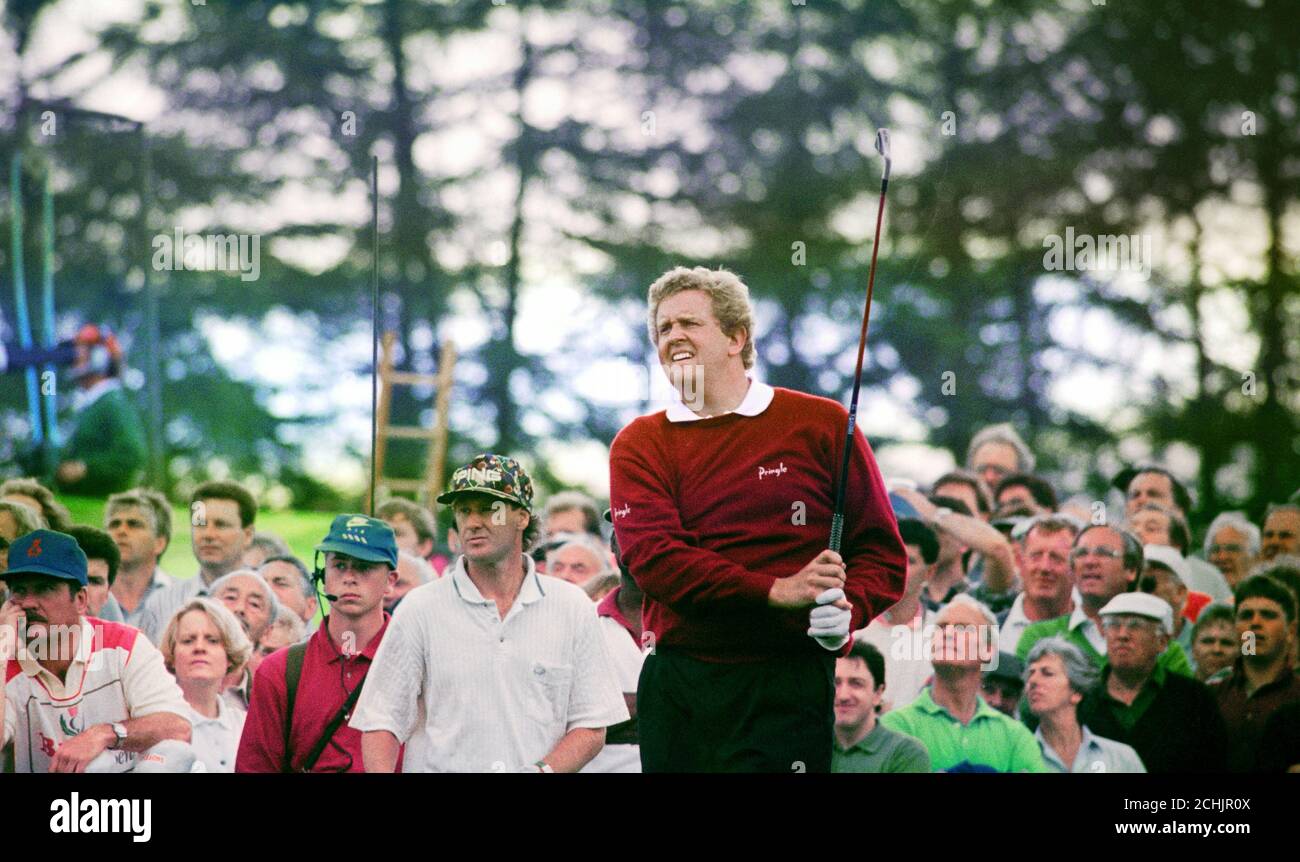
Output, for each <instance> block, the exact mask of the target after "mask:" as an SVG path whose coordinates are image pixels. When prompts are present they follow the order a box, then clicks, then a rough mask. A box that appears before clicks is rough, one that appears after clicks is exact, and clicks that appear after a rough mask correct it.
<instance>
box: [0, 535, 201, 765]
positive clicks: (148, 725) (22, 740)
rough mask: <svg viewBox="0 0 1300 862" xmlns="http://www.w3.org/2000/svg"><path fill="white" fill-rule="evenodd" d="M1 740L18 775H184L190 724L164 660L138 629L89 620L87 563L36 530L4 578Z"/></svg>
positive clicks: (67, 541)
mask: <svg viewBox="0 0 1300 862" xmlns="http://www.w3.org/2000/svg"><path fill="white" fill-rule="evenodd" d="M0 577H2V578H3V579H4V580H5V582H6V584H7V585H8V587H9V593H10V598H9V600H8V601H7V602H5V604H4V606H3V607H2V608H0V659H3V660H4V662H5V696H4V698H3V699H0V718H3V726H4V736H3V739H0V745H4V744H8V743H9V742H10V741H11V740H12V741H13V743H14V764H15V771H17V772H86V771H94V772H101V771H103V772H126V771H130V770H136V771H167V772H172V771H175V772H188V771H189V769H190V766H191V765H192V763H193V760H194V757H193V750H192V749H191V747H190V745H189V742H190V723H189V721H187V720H186V719H185V718H184V715H185V711H186V708H185V700H184V697H183V696H182V695H181V690H180V687H179V686H177V684H176V681H175V680H174V679H172V676H171V674H169V673H167V669H166V668H165V667H164V666H163V659H162V654H161V653H159V652H158V650H157V648H156V647H154V645H153V644H151V643H150V642H149V641H148V639H147V638H145V637H144V636H143V635H142V634H141V633H140V632H139V631H138V630H137V629H135V628H132V627H131V626H127V625H123V624H120V623H109V622H104V621H103V620H98V619H95V618H94V617H87V616H86V604H87V597H86V584H87V578H86V555H85V553H83V552H82V550H81V548H79V547H78V546H77V543H76V540H74V539H73V538H72V537H71V536H69V535H67V534H65V533H58V532H55V531H53V530H36V531H35V532H32V533H28V534H27V535H25V536H23V537H21V538H19V539H18V540H17V541H15V542H14V543H13V545H12V546H11V547H10V548H9V568H8V569H7V570H6V571H5V572H4V573H3V574H0Z"/></svg>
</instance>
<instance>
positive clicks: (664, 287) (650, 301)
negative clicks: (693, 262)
mask: <svg viewBox="0 0 1300 862" xmlns="http://www.w3.org/2000/svg"><path fill="white" fill-rule="evenodd" d="M686 290H700V291H703V292H704V293H706V294H708V296H709V301H710V303H711V304H712V305H713V316H714V317H716V318H717V319H718V325H719V326H720V327H721V328H722V333H723V335H726V336H727V337H728V338H730V337H731V336H733V335H735V334H736V333H737V332H739V331H740V330H742V329H743V330H745V346H744V347H743V348H741V350H740V359H741V361H742V362H743V363H744V364H745V368H747V369H748V368H753V367H754V307H753V306H752V305H750V303H749V288H748V287H746V286H745V283H744V282H743V281H741V280H740V277H739V276H737V275H736V274H735V273H734V272H729V271H727V270H725V269H706V268H705V267H702V266H697V267H695V268H693V269H688V268H687V267H684V266H678V267H674V268H673V269H670V270H668V271H667V272H665V273H664V274H663V275H661V276H659V277H658V278H657V279H655V282H654V284H652V285H650V291H649V293H648V295H647V297H646V299H647V305H648V306H649V316H648V319H647V325H648V327H649V331H650V343H651V344H654V345H656V346H657V345H658V344H659V331H658V327H657V326H656V321H655V317H656V315H658V314H659V303H661V302H663V301H664V300H665V299H667V298H668V297H670V296H672V295H674V294H677V293H681V292H683V291H686Z"/></svg>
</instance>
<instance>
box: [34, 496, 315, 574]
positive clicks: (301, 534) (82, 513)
mask: <svg viewBox="0 0 1300 862" xmlns="http://www.w3.org/2000/svg"><path fill="white" fill-rule="evenodd" d="M59 502H61V503H63V504H64V505H65V506H67V507H68V511H70V512H72V520H73V521H74V522H75V523H78V524H90V525H91V526H94V527H103V526H104V501H103V500H101V499H98V498H95V497H65V496H60V497H59ZM332 520H334V515H333V514H331V513H329V512H295V511H292V510H288V509H286V510H282V511H278V512H271V511H260V512H258V513H257V522H256V527H257V529H258V530H259V531H262V532H268V533H274V534H276V535H277V536H279V537H280V538H282V539H284V540H285V541H286V542H287V543H288V544H289V547H290V548H291V549H293V552H294V553H295V554H297V555H298V558H299V559H301V560H302V561H303V562H305V563H306V564H307V566H308V567H310V566H311V561H312V553H313V551H312V549H313V548H315V547H316V545H317V544H319V543H320V541H321V539H323V538H325V534H326V533H328V532H329V527H330V521H332ZM161 562H162V567H163V571H165V572H167V574H169V575H173V576H175V577H178V578H192V577H194V575H196V574H198V571H199V564H198V562H197V561H196V560H195V559H194V554H193V553H192V552H191V551H190V512H189V509H187V508H184V507H180V506H173V507H172V541H171V544H170V545H169V546H168V548H167V553H165V554H163V558H162V561H161Z"/></svg>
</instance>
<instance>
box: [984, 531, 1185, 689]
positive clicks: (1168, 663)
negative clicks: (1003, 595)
mask: <svg viewBox="0 0 1300 862" xmlns="http://www.w3.org/2000/svg"><path fill="white" fill-rule="evenodd" d="M1143 565H1144V560H1143V555H1142V543H1141V542H1140V541H1139V540H1138V538H1137V536H1134V535H1133V534H1132V533H1130V532H1129V531H1128V530H1124V529H1121V528H1119V527H1112V526H1108V525H1093V526H1091V527H1086V528H1085V529H1084V530H1083V532H1081V533H1079V535H1077V536H1075V538H1074V546H1073V548H1072V550H1071V551H1070V573H1071V575H1072V577H1073V578H1074V583H1075V586H1076V587H1077V588H1078V590H1079V595H1080V597H1081V598H1082V599H1083V602H1082V604H1079V605H1076V606H1075V608H1074V611H1073V612H1071V613H1069V614H1067V615H1065V616H1062V617H1057V618H1056V619H1051V620H1043V621H1042V622H1037V623H1034V624H1033V625H1031V626H1029V627H1028V628H1026V629H1025V631H1024V634H1022V635H1021V636H1020V643H1019V644H1017V645H1015V650H1016V655H1017V656H1018V657H1019V658H1020V660H1021V661H1024V660H1025V658H1026V657H1027V656H1028V655H1029V651H1030V650H1031V649H1033V647H1034V644H1036V643H1038V642H1039V641H1040V640H1042V639H1043V638H1047V637H1055V636H1060V637H1063V638H1065V639H1066V640H1067V641H1069V642H1070V643H1072V644H1074V645H1075V646H1077V647H1078V648H1079V649H1080V650H1082V651H1083V654H1084V655H1085V656H1087V657H1088V658H1089V659H1090V660H1091V661H1092V663H1093V665H1094V666H1095V667H1096V668H1097V669H1098V670H1101V668H1102V665H1104V664H1105V662H1106V638H1105V636H1104V635H1103V634H1102V630H1101V609H1102V608H1103V607H1105V606H1106V604H1107V603H1108V602H1109V601H1110V600H1111V599H1113V598H1115V597H1116V596H1118V595H1121V594H1122V593H1126V592H1130V591H1131V590H1132V589H1133V586H1134V584H1136V582H1137V579H1138V577H1139V576H1140V575H1141V574H1142V567H1143ZM1011 646H1012V645H1011V644H1007V647H1008V648H1010V647H1011ZM1159 663H1160V667H1161V668H1163V669H1164V670H1167V671H1170V672H1172V673H1176V674H1180V675H1182V676H1186V677H1191V676H1193V675H1194V673H1195V672H1194V671H1193V670H1192V664H1191V662H1189V661H1188V660H1187V654H1186V653H1185V652H1183V648H1182V647H1180V646H1179V645H1178V644H1177V643H1174V642H1171V643H1170V644H1169V647H1168V649H1166V650H1165V651H1164V652H1162V653H1161V654H1160V658H1159Z"/></svg>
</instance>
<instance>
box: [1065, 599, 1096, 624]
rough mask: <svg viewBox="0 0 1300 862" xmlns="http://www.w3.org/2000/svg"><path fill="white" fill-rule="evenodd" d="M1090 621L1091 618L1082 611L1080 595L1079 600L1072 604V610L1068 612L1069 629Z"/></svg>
mask: <svg viewBox="0 0 1300 862" xmlns="http://www.w3.org/2000/svg"><path fill="white" fill-rule="evenodd" d="M1090 622H1092V620H1091V619H1090V618H1089V617H1088V615H1087V614H1085V613H1084V612H1083V597H1082V596H1080V598H1079V601H1078V602H1076V603H1075V605H1074V610H1073V611H1071V612H1070V631H1074V630H1075V629H1077V628H1080V627H1082V626H1085V625H1087V624H1088V623H1090Z"/></svg>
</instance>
